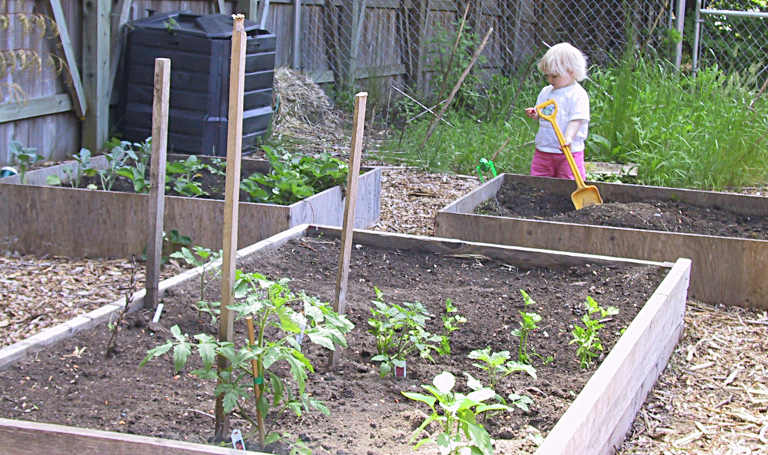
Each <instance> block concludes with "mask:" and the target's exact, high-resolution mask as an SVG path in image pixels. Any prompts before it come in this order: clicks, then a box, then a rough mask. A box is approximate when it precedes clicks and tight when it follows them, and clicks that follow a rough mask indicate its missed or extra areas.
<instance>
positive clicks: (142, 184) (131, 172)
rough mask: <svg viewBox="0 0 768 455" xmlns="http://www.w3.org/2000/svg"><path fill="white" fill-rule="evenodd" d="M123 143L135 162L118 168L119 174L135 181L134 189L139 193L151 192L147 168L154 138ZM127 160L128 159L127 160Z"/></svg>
mask: <svg viewBox="0 0 768 455" xmlns="http://www.w3.org/2000/svg"><path fill="white" fill-rule="evenodd" d="M122 144H123V149H124V150H125V151H126V153H127V154H128V157H129V158H130V159H131V161H132V162H133V164H132V165H128V164H124V165H123V166H122V167H120V168H119V169H117V170H116V173H117V175H120V176H123V177H125V178H127V179H129V180H131V182H133V191H135V192H137V193H149V179H148V177H147V169H148V168H149V165H148V163H149V158H150V157H151V154H152V138H151V137H149V138H147V140H145V141H144V142H141V143H133V144H131V145H127V144H126V143H122ZM126 161H127V160H126Z"/></svg>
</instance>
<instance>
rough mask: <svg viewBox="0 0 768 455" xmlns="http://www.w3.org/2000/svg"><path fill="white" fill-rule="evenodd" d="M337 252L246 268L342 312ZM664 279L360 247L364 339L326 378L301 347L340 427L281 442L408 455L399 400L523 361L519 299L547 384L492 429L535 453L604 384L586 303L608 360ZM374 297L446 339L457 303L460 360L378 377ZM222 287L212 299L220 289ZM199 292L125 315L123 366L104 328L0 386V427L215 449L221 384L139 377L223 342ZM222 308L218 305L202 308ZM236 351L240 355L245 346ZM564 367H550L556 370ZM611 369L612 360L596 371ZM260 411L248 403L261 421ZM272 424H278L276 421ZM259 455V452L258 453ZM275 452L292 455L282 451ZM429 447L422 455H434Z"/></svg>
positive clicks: (409, 420)
mask: <svg viewBox="0 0 768 455" xmlns="http://www.w3.org/2000/svg"><path fill="white" fill-rule="evenodd" d="M338 255H339V242H338V241H337V240H329V239H324V238H311V237H307V238H303V239H300V240H295V241H291V242H289V243H288V244H287V245H285V246H284V247H282V248H281V249H279V250H277V251H273V252H265V253H261V254H259V255H257V256H254V257H249V258H246V259H245V260H242V261H241V262H240V263H239V264H238V267H239V268H241V269H243V270H245V271H247V272H251V271H257V272H259V273H263V274H266V275H267V276H268V277H270V278H273V279H276V278H281V277H290V278H292V280H293V281H292V282H291V283H290V287H291V289H292V290H294V291H296V292H298V291H301V290H303V291H305V292H306V293H308V294H309V295H316V296H318V297H319V298H320V299H322V300H324V301H332V299H333V293H334V285H335V280H336V264H337V260H338ZM664 274H665V269H661V268H657V267H650V266H648V267H604V266H597V265H594V264H592V265H584V266H579V267H575V268H569V269H563V270H558V269H542V268H537V269H530V270H523V269H518V268H515V267H512V266H509V265H507V264H503V263H499V262H496V261H493V260H490V259H488V258H485V257H483V256H472V257H467V256H462V257H454V256H445V255H438V254H435V253H421V252H414V251H409V250H392V249H381V248H376V247H372V246H368V245H358V246H356V247H355V248H354V249H353V254H352V263H351V266H350V274H349V288H348V291H347V304H348V311H347V314H348V316H349V318H350V320H351V321H352V322H353V323H354V324H355V329H354V330H353V331H352V332H350V333H349V334H348V336H347V340H348V343H349V348H347V349H345V350H343V352H342V354H341V360H340V363H339V365H338V367H337V368H335V369H333V370H332V371H329V370H328V369H327V368H326V367H325V365H326V364H327V361H328V351H325V350H323V349H320V348H318V347H316V346H308V344H307V343H306V342H305V350H304V352H305V354H306V355H307V356H308V358H309V359H310V361H311V362H312V364H313V365H314V366H315V368H316V372H315V373H313V374H310V377H309V380H308V383H307V392H309V393H310V394H311V396H312V397H313V398H315V399H319V400H322V401H324V402H325V403H326V405H327V406H328V408H329V409H330V411H331V415H330V416H328V417H326V416H324V415H322V414H320V413H319V412H307V413H304V414H303V418H302V419H298V418H296V417H295V416H293V415H284V416H282V417H281V418H280V419H279V421H278V422H277V425H276V427H275V428H274V430H276V431H280V432H289V433H292V434H293V435H294V436H299V437H301V438H302V439H303V440H304V441H305V442H306V443H307V444H308V445H309V446H310V447H311V448H312V450H313V453H315V454H331V453H333V454H371V455H376V454H385V453H386V454H411V453H414V452H413V451H412V449H411V444H410V443H409V440H410V438H411V435H412V433H413V431H414V429H416V428H417V427H418V426H419V425H420V424H421V422H422V421H423V419H424V418H425V416H426V415H425V413H424V412H425V411H427V410H428V408H426V407H425V406H423V405H422V404H419V403H416V402H413V401H411V400H409V399H407V398H405V397H404V396H403V395H402V393H401V392H402V391H414V392H418V391H423V390H422V389H421V384H426V383H431V381H432V379H433V378H434V377H435V376H436V375H437V374H439V373H440V372H442V371H449V372H451V373H453V374H454V375H455V376H456V377H457V384H458V388H459V389H460V390H462V391H464V392H466V391H467V388H466V380H465V379H466V378H465V377H464V375H463V373H464V372H467V373H470V374H472V375H473V376H475V377H477V378H480V379H482V380H483V382H487V381H486V380H485V378H486V376H485V374H484V372H483V371H482V370H480V369H479V368H477V367H475V366H473V363H475V361H472V360H470V359H469V358H468V357H467V355H468V354H469V352H471V351H473V350H476V349H483V348H485V347H487V346H490V347H491V349H492V351H503V350H508V351H510V352H511V354H512V358H516V355H517V349H518V339H517V338H516V337H514V336H512V334H511V332H512V330H514V329H516V328H518V326H519V322H520V316H519V311H521V310H523V309H524V305H523V299H522V297H521V294H520V290H521V289H522V290H525V291H526V292H528V293H529V294H530V296H531V297H532V298H533V299H534V300H535V302H536V303H535V304H534V305H532V306H530V307H527V308H525V310H526V311H535V312H537V313H538V314H540V315H541V317H542V320H541V322H540V323H539V324H538V326H539V328H538V329H537V330H535V331H534V332H533V334H532V335H531V339H530V349H531V350H532V351H534V352H535V353H536V355H535V356H533V361H532V363H533V366H534V367H535V368H536V369H537V375H538V378H537V379H533V378H531V377H529V376H527V375H525V374H523V373H515V374H513V375H510V376H508V377H506V378H505V379H503V380H502V381H500V383H499V384H498V385H497V387H496V390H497V392H498V393H499V394H501V395H502V396H507V395H508V394H510V393H513V392H514V393H518V394H525V395H528V396H530V397H531V398H532V399H533V405H531V408H530V410H529V411H528V412H523V411H521V410H519V409H515V411H514V412H513V413H511V414H501V415H498V416H495V417H488V418H487V419H485V420H484V421H483V423H484V425H485V426H486V428H487V429H488V431H489V433H490V434H491V436H492V437H493V438H496V439H498V440H497V441H495V445H496V451H497V453H530V452H533V451H534V450H535V447H536V446H535V444H534V443H533V442H532V441H531V439H530V438H529V437H528V436H529V435H536V434H538V433H539V432H540V433H541V434H543V435H545V434H546V433H547V432H548V431H549V430H550V429H551V428H552V426H553V425H554V423H555V422H556V421H557V420H558V419H559V417H560V416H561V415H562V413H563V412H564V411H565V409H566V408H567V406H568V405H569V404H570V402H571V401H572V399H573V397H575V395H576V394H577V393H578V392H579V391H580V390H581V388H582V387H583V385H584V384H585V383H586V381H587V380H588V379H589V377H590V376H591V375H592V374H593V373H594V370H595V368H596V365H593V366H591V367H590V368H589V369H586V370H582V369H580V367H579V361H578V358H577V356H576V349H577V348H576V345H569V344H568V342H569V341H570V339H571V330H572V329H573V326H574V325H575V324H578V323H580V318H581V316H582V315H583V314H584V313H585V307H584V302H585V300H586V298H587V296H591V297H594V298H595V299H596V300H597V301H598V303H599V304H600V305H601V306H603V307H608V306H615V307H617V308H618V309H619V310H620V312H619V314H618V316H615V317H610V318H608V319H607V320H605V321H604V322H605V327H604V328H603V329H602V330H601V332H600V338H601V339H602V341H603V345H604V346H605V352H608V351H609V350H610V349H611V348H612V347H613V346H614V344H615V342H616V340H617V338H618V334H619V333H620V332H621V330H622V329H623V328H625V327H627V325H628V324H629V322H630V321H631V320H632V318H634V316H635V315H636V313H637V311H638V310H639V307H641V306H642V304H643V303H644V302H646V301H647V299H648V297H649V296H650V295H651V293H652V292H653V290H654V289H656V287H657V286H658V284H659V283H660V281H661V279H662V277H663V275H664ZM374 287H377V288H379V289H381V290H382V292H383V295H384V299H385V301H387V302H391V303H402V302H416V301H418V302H421V303H422V304H424V305H425V306H426V308H427V309H428V311H429V312H430V314H431V315H432V319H431V320H430V321H429V323H428V325H427V329H428V330H430V331H432V332H439V331H441V321H440V317H441V315H443V314H445V301H446V299H452V301H453V303H454V305H455V306H456V307H457V308H458V314H460V315H463V316H465V317H466V318H467V320H468V321H467V323H466V324H464V325H462V326H461V329H460V330H458V331H455V332H453V333H452V334H451V348H452V352H451V354H450V355H447V356H435V362H434V363H431V362H429V361H426V360H423V359H419V358H418V356H414V357H411V358H408V359H407V361H408V368H407V372H408V377H407V378H406V379H395V378H393V377H384V378H382V377H380V376H379V374H378V367H377V365H375V364H374V363H373V362H371V360H370V359H371V356H373V355H375V353H376V348H375V342H374V338H373V336H372V335H370V334H369V333H368V332H367V329H368V324H367V320H368V318H369V317H370V314H371V313H370V311H369V308H370V306H371V305H370V301H371V300H372V299H373V298H374V296H375V293H374ZM217 288H218V286H217V285H211V286H209V289H217ZM198 294H199V282H198V281H197V280H190V281H189V282H187V283H186V284H185V285H183V286H180V287H177V288H174V289H172V290H170V291H169V292H168V293H167V295H166V296H165V297H164V299H163V301H164V303H165V311H164V313H163V317H162V319H161V320H160V322H159V323H158V324H153V323H151V318H152V312H149V311H140V312H137V313H133V314H130V315H127V317H126V320H125V321H124V324H123V325H122V328H121V332H120V334H119V337H118V343H117V353H116V354H115V355H113V356H111V357H109V358H107V357H106V356H105V352H104V351H105V349H106V345H107V341H108V339H109V337H110V335H111V333H110V331H109V330H108V329H107V328H106V327H104V326H100V327H97V328H95V329H92V330H89V331H86V332H83V333H80V334H78V335H77V336H75V337H74V338H71V339H68V340H65V341H63V342H61V343H60V344H58V345H57V346H55V347H54V348H52V349H51V350H47V351H44V352H41V353H40V354H38V355H37V357H36V358H32V359H29V360H28V361H27V362H25V363H24V364H21V365H18V366H16V367H13V368H11V369H9V370H7V371H4V372H2V373H0V387H2V390H3V391H4V394H3V395H4V397H3V400H0V415H1V416H2V417H6V418H13V419H23V420H34V421H41V422H53V423H59V424H65V425H72V426H79V427H88V428H96V429H104V430H112V431H121V432H128V433H135V434H142V435H148V436H157V437H164V438H170V439H179V440H187V441H191V442H205V441H207V440H208V439H209V438H211V437H212V436H213V418H212V415H211V414H212V411H213V396H212V390H213V383H212V382H210V381H203V380H201V379H198V378H197V377H194V376H192V375H191V374H189V372H190V371H192V370H193V369H195V368H198V367H199V363H196V362H194V361H193V362H191V363H189V364H188V365H187V366H186V367H185V368H184V369H183V370H182V371H181V372H179V374H178V375H175V376H174V374H173V361H172V359H171V358H170V356H166V357H163V358H160V359H156V360H153V361H150V362H149V363H148V364H147V365H146V366H144V367H143V368H141V369H138V365H139V363H140V362H141V360H142V358H143V357H144V356H145V355H146V352H147V350H148V349H150V348H152V347H155V346H157V345H160V344H163V343H164V342H165V340H167V339H169V338H171V334H170V327H172V326H173V325H179V326H180V327H181V330H182V332H184V333H187V334H190V335H193V334H196V333H200V332H207V333H211V334H212V333H214V331H215V327H213V326H211V325H210V324H209V323H208V322H209V319H208V318H207V317H206V316H205V315H203V316H202V317H199V316H198V315H197V313H196V312H195V311H194V310H193V309H192V307H191V305H192V304H193V303H194V302H196V301H197V300H198V298H199V295H198ZM206 297H207V298H208V299H209V300H216V299H217V298H218V297H217V296H216V295H208V296H206ZM243 326H244V324H243V322H242V321H237V322H236V332H237V334H236V335H235V339H236V340H244V339H245V336H244V334H243V329H244V327H243ZM238 345H242V343H241V342H240V341H238ZM550 356H551V357H552V358H553V359H554V361H552V362H547V361H546V360H545V359H546V357H550ZM601 360H602V356H601V357H600V358H599V359H598V362H599V361H601ZM274 371H275V373H277V374H281V375H283V374H287V368H286V366H285V365H275V367H274ZM252 402H253V400H252V399H250V400H244V405H245V406H247V407H249V408H251V409H252ZM274 417H275V416H272V415H270V416H268V418H267V420H268V422H269V421H271V420H273V419H274ZM232 426H233V427H234V428H239V429H241V430H242V431H243V433H244V434H248V433H249V432H250V431H251V430H252V428H251V426H250V425H249V424H248V423H247V422H246V421H245V420H242V419H240V418H238V417H233V418H232ZM250 447H251V448H254V447H253V446H250ZM274 449H275V451H276V453H287V450H288V449H287V448H286V447H284V446H282V445H280V446H276V447H274ZM435 451H436V447H435V446H434V445H433V444H432V443H429V444H426V445H424V446H423V447H422V448H421V449H420V451H418V452H417V453H435Z"/></svg>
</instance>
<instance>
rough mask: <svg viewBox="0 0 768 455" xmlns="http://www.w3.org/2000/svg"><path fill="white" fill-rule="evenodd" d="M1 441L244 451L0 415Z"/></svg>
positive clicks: (115, 450)
mask: <svg viewBox="0 0 768 455" xmlns="http://www.w3.org/2000/svg"><path fill="white" fill-rule="evenodd" d="M0 441H2V443H3V453H4V454H6V455H26V454H30V453H45V454H48V455H69V454H72V453H73V452H76V453H78V454H82V455H97V454H104V453H109V454H111V455H135V454H138V453H140V454H142V455H171V454H174V455H206V454H211V455H217V454H221V455H225V454H229V455H232V454H238V453H239V454H242V453H254V454H258V453H260V452H251V451H249V452H244V451H236V450H233V449H226V448H223V447H216V446H208V445H203V444H193V443H190V442H183V441H173V440H169V439H160V438H150V437H147V436H136V435H131V434H126V433H116V432H112V431H100V430H89V429H84V428H76V427H67V426H63V425H54V424H49V423H38V422H27V421H23V420H9V419H0Z"/></svg>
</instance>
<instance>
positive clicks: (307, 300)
mask: <svg viewBox="0 0 768 455" xmlns="http://www.w3.org/2000/svg"><path fill="white" fill-rule="evenodd" d="M287 282H288V280H287V279H282V280H279V281H270V280H267V279H266V278H265V277H264V276H263V275H260V274H258V273H243V272H242V271H240V270H238V271H237V272H236V280H235V298H236V299H238V303H237V304H235V305H233V306H231V307H230V309H231V310H234V311H236V312H237V314H238V316H237V319H238V320H239V319H241V318H243V317H245V316H251V317H252V318H253V321H254V325H255V326H256V327H255V329H256V340H255V344H253V345H251V346H243V347H241V348H240V349H236V348H235V345H234V344H233V343H230V342H224V341H217V340H216V339H214V338H213V337H212V336H210V335H207V334H202V333H201V334H197V335H194V336H193V337H192V338H194V340H196V343H195V342H190V340H189V337H188V336H187V335H185V334H182V333H181V329H179V327H178V326H173V327H171V333H172V334H173V338H174V339H173V340H168V341H167V342H166V343H165V344H163V345H160V346H157V347H155V348H152V349H150V350H149V351H148V352H147V356H146V357H145V358H144V360H143V361H142V362H141V366H143V365H144V364H146V363H147V362H148V361H149V360H150V359H152V358H154V357H159V356H162V355H164V354H166V353H168V352H170V351H171V350H173V359H174V373H177V372H178V371H180V370H181V369H182V368H183V367H184V365H185V364H186V362H187V360H188V358H189V356H190V355H191V353H192V350H193V348H194V349H195V350H196V351H197V354H198V355H199V356H200V359H201V360H202V363H203V368H201V369H197V370H194V371H192V372H191V374H194V375H195V376H198V377H200V378H203V379H209V380H217V381H218V385H217V387H216V389H215V391H214V393H215V394H216V395H220V394H222V395H223V404H224V410H225V412H227V413H229V412H232V410H234V409H235V408H238V410H239V412H240V414H241V415H242V416H243V417H244V418H246V419H247V420H248V421H250V422H251V423H253V424H254V426H255V427H258V428H257V429H256V430H254V433H252V434H251V435H248V436H247V437H246V439H247V438H248V437H250V436H252V435H253V434H255V433H256V431H259V432H260V434H265V435H266V438H265V439H264V441H260V442H262V443H263V444H269V443H271V442H274V441H276V440H278V439H280V438H281V435H279V434H278V433H275V432H272V427H273V426H274V425H275V423H276V422H278V421H280V416H281V415H282V414H283V413H284V412H286V411H288V410H291V411H293V412H294V413H295V414H296V415H297V416H301V414H302V411H309V410H310V409H316V410H318V411H320V412H322V413H323V414H329V411H328V409H327V408H326V407H325V405H324V404H323V403H322V402H321V401H319V400H315V399H314V398H311V397H310V395H309V394H308V393H307V392H306V391H305V384H306V379H307V372H314V368H313V366H312V364H311V363H310V362H309V360H308V359H307V358H306V357H305V356H304V355H303V354H302V353H301V345H300V344H299V343H298V341H296V339H295V335H296V334H298V333H301V332H302V330H303V331H304V333H305V335H306V336H307V337H308V338H309V340H310V341H311V342H313V343H315V344H318V345H320V346H323V347H326V348H328V349H331V350H333V349H334V343H335V344H338V345H339V346H346V341H345V339H344V334H345V333H347V332H349V331H350V330H351V329H352V327H353V325H352V323H351V322H349V321H348V320H347V319H346V317H345V316H343V315H338V314H336V313H335V312H334V311H333V310H332V309H331V308H330V305H328V304H327V303H324V302H320V301H319V300H318V299H317V298H315V297H309V296H307V295H305V294H304V293H301V294H298V295H296V294H293V293H292V292H291V291H290V290H289V289H288V287H287ZM292 304H295V305H300V306H301V311H296V310H294V309H293V308H292V307H291V305H292ZM302 327H303V329H302ZM217 356H223V357H224V358H226V359H227V360H228V361H229V366H228V367H227V368H226V369H224V370H222V371H220V372H219V371H217V369H216V365H215V359H216V357H217ZM252 360H255V361H256V365H257V366H256V368H255V373H254V368H253V366H252V362H251V361H252ZM280 362H285V363H287V364H288V366H289V371H290V377H291V378H290V379H291V380H290V381H287V380H286V379H284V378H282V377H280V376H278V375H277V374H276V373H274V372H273V370H274V368H273V366H274V365H276V364H278V363H280ZM251 385H253V386H254V387H255V388H256V389H257V390H256V396H257V397H259V400H258V403H257V413H258V415H260V416H267V415H270V416H271V417H273V420H272V423H271V424H269V425H266V424H264V422H263V420H262V419H255V420H256V421H257V422H255V421H254V419H253V418H252V417H251V415H250V414H249V413H248V411H247V410H246V409H245V408H244V406H243V403H241V401H243V399H245V398H247V397H248V393H247V388H248V387H250V386H251ZM294 387H295V388H294ZM270 409H272V410H273V411H274V412H272V413H270ZM284 436H286V435H283V437H284ZM262 449H263V446H262Z"/></svg>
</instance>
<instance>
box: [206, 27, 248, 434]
mask: <svg viewBox="0 0 768 455" xmlns="http://www.w3.org/2000/svg"><path fill="white" fill-rule="evenodd" d="M233 18H234V23H233V24H232V54H231V58H230V69H229V112H228V118H229V123H228V125H227V180H226V185H225V190H224V240H223V245H224V248H223V250H224V251H223V254H222V267H221V314H220V317H219V341H227V342H232V340H233V336H234V325H233V323H234V319H235V315H234V311H232V310H230V309H229V308H228V307H229V306H230V305H232V304H234V303H235V299H234V286H235V269H236V260H237V254H236V250H237V228H238V220H237V215H238V210H237V209H238V203H239V201H240V165H241V158H242V148H243V93H244V89H245V48H246V36H245V16H243V15H242V14H236V15H234V16H233ZM228 364H229V362H228V360H227V359H226V358H225V357H224V356H222V355H219V356H218V357H217V366H218V371H219V372H222V371H224V370H226V369H227V367H228ZM215 415H216V423H215V434H214V439H215V440H218V441H225V440H227V438H228V436H229V419H228V414H226V413H225V412H224V394H218V395H216V409H215Z"/></svg>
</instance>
